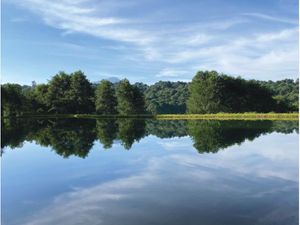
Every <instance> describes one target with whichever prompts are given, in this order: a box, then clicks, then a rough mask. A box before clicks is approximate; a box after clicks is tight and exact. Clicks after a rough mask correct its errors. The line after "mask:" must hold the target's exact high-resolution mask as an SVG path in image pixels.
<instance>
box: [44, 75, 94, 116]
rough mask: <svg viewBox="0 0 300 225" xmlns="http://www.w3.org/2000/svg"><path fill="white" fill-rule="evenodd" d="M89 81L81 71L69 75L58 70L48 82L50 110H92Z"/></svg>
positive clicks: (91, 94) (63, 111)
mask: <svg viewBox="0 0 300 225" xmlns="http://www.w3.org/2000/svg"><path fill="white" fill-rule="evenodd" d="M92 98H93V90H92V86H91V83H90V82H89V81H88V80H87V79H86V77H85V75H84V74H83V73H82V72H81V71H77V72H74V73H71V74H70V75H68V74H66V73H64V72H60V73H58V74H57V75H55V76H54V77H53V78H52V79H51V80H50V82H49V88H48V102H49V105H50V109H49V110H50V112H55V113H90V112H92V111H93V102H92Z"/></svg>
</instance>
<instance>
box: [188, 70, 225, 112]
mask: <svg viewBox="0 0 300 225" xmlns="http://www.w3.org/2000/svg"><path fill="white" fill-rule="evenodd" d="M219 89H220V82H219V77H218V73H217V72H215V71H205V72H203V71H199V72H198V73H197V74H196V76H195V77H194V78H193V80H192V82H191V84H190V86H189V94H190V96H189V99H188V102H187V106H188V112H189V113H216V112H218V111H219V110H221V108H222V107H221V102H220V94H219Z"/></svg>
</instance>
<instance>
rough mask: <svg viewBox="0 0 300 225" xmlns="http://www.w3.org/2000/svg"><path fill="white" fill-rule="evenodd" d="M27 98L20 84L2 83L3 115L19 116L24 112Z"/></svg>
mask: <svg viewBox="0 0 300 225" xmlns="http://www.w3.org/2000/svg"><path fill="white" fill-rule="evenodd" d="M24 104H25V98H24V96H23V95H22V88H21V86H20V85H18V84H4V85H1V114H2V116H19V115H21V114H23V112H24Z"/></svg>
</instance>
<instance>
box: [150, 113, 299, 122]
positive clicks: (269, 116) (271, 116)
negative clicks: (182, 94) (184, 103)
mask: <svg viewBox="0 0 300 225" xmlns="http://www.w3.org/2000/svg"><path fill="white" fill-rule="evenodd" d="M154 118H155V119H158V120H299V114H298V113H254V112H249V113H216V114H160V115H156V116H154Z"/></svg>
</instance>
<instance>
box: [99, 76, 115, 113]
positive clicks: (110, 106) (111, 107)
mask: <svg viewBox="0 0 300 225" xmlns="http://www.w3.org/2000/svg"><path fill="white" fill-rule="evenodd" d="M95 95H96V96H95V105H96V113H97V114H106V115H109V114H117V98H116V96H115V89H114V87H113V84H112V83H111V82H109V81H107V80H102V81H101V82H100V84H99V85H98V86H97V89H96V94H95Z"/></svg>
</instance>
